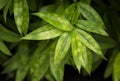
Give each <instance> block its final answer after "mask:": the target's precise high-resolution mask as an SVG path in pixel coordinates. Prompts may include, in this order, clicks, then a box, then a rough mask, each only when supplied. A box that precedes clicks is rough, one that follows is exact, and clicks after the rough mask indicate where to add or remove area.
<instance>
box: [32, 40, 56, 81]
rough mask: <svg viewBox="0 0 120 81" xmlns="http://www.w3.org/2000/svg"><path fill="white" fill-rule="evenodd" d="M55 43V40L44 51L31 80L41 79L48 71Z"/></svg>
mask: <svg viewBox="0 0 120 81" xmlns="http://www.w3.org/2000/svg"><path fill="white" fill-rule="evenodd" d="M55 44H56V43H54V42H53V43H52V44H51V45H50V46H49V47H48V48H47V49H45V50H44V51H43V52H42V54H41V56H40V58H39V64H38V65H37V68H36V70H35V71H34V73H33V75H32V78H31V81H39V80H40V79H41V78H42V77H43V76H44V75H45V73H46V72H47V71H48V68H49V62H50V59H49V54H50V51H51V48H52V47H53V46H55Z"/></svg>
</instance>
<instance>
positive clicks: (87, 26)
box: [75, 20, 108, 36]
mask: <svg viewBox="0 0 120 81" xmlns="http://www.w3.org/2000/svg"><path fill="white" fill-rule="evenodd" d="M75 25H76V26H77V27H79V28H81V29H83V30H86V31H89V32H93V33H97V34H100V35H104V36H108V34H107V33H106V31H105V30H104V29H103V28H102V27H100V25H98V24H96V23H95V22H93V21H89V20H78V21H77V23H76V24H75Z"/></svg>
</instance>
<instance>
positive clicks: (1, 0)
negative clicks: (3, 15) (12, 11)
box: [0, 0, 9, 10]
mask: <svg viewBox="0 0 120 81" xmlns="http://www.w3.org/2000/svg"><path fill="white" fill-rule="evenodd" d="M8 1H9V0H0V10H1V9H2V8H3V7H4V6H5V5H6V4H7V2H8Z"/></svg>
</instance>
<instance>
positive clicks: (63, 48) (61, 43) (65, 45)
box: [54, 33, 71, 64]
mask: <svg viewBox="0 0 120 81" xmlns="http://www.w3.org/2000/svg"><path fill="white" fill-rule="evenodd" d="M70 43H71V34H70V33H64V34H63V35H62V36H60V38H59V40H58V43H57V46H56V49H55V57H54V62H55V64H57V63H60V62H61V61H62V60H63V58H64V57H65V56H66V54H67V51H68V50H69V48H70Z"/></svg>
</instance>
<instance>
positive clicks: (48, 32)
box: [22, 25, 63, 40]
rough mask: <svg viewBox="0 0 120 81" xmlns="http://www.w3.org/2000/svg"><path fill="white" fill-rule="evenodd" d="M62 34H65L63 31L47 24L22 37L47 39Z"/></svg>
mask: <svg viewBox="0 0 120 81" xmlns="http://www.w3.org/2000/svg"><path fill="white" fill-rule="evenodd" d="M62 34H63V31H61V30H59V29H56V28H54V27H53V26H51V25H45V26H43V27H40V28H38V29H36V30H34V31H32V32H31V33H30V34H28V35H26V36H24V37H23V38H22V39H26V40H46V39H52V38H55V37H58V36H60V35H62Z"/></svg>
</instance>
